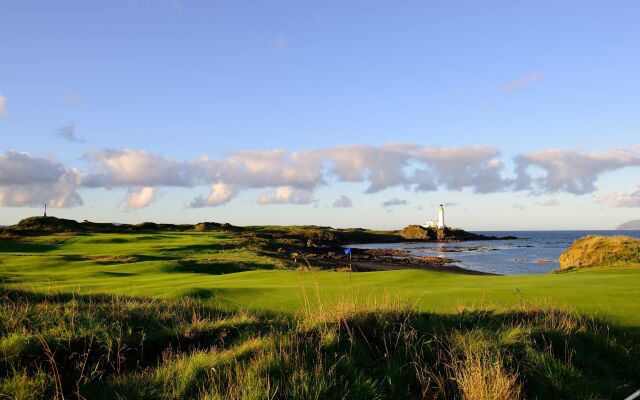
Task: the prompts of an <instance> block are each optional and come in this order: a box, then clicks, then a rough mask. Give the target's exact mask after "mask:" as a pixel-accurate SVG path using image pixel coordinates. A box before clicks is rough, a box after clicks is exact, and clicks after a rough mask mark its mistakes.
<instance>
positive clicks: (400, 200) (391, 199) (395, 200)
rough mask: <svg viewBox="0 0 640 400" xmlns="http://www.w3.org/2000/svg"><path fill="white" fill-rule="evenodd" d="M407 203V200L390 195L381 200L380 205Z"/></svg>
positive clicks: (388, 205)
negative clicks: (385, 199) (388, 197)
mask: <svg viewBox="0 0 640 400" xmlns="http://www.w3.org/2000/svg"><path fill="white" fill-rule="evenodd" d="M407 204H409V202H408V201H407V200H404V199H399V198H397V197H392V198H390V199H389V200H387V201H384V202H382V204H381V206H382V207H393V206H406V205H407Z"/></svg>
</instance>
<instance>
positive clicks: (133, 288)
mask: <svg viewBox="0 0 640 400" xmlns="http://www.w3.org/2000/svg"><path fill="white" fill-rule="evenodd" d="M26 240H27V242H23V243H21V244H19V245H18V246H16V247H13V245H12V244H9V243H5V244H4V245H1V246H0V279H1V280H3V281H4V282H6V283H8V284H9V285H14V286H16V287H22V288H29V289H31V290H35V291H43V292H49V293H55V292H77V293H117V294H121V295H126V296H154V297H165V298H181V297H198V298H201V299H203V301H205V302H208V303H209V304H211V305H215V306H217V307H225V308H246V309H266V310H271V311H277V312H280V311H285V312H293V311H296V310H297V309H299V308H300V307H301V306H302V305H303V304H304V298H305V295H306V296H307V297H308V298H310V299H311V300H309V301H310V302H311V303H312V304H315V303H317V301H318V300H319V301H321V302H324V303H326V304H332V303H335V302H337V301H340V300H346V299H348V300H349V301H354V302H356V303H358V302H366V301H370V300H372V299H373V298H378V299H379V298H381V297H383V296H390V297H399V298H402V299H403V300H406V301H408V302H410V303H412V304H415V305H416V306H417V307H418V309H419V310H421V311H430V312H455V311H457V310H458V309H459V308H460V307H464V306H470V305H473V306H483V307H495V308H500V307H510V306H513V305H515V304H518V303H519V302H521V301H527V302H535V303H548V304H554V305H558V306H569V307H572V308H575V309H576V310H578V311H580V312H583V313H587V314H595V315H599V316H601V317H605V318H610V319H612V320H614V321H616V322H619V323H621V324H625V325H629V326H640V313H638V312H637V310H638V309H640V298H639V296H637V293H638V292H640V270H639V269H631V268H604V269H598V270H593V271H575V272H569V273H559V274H543V275H520V276H475V275H458V274H448V273H438V272H429V271H419V270H404V271H388V272H369V273H354V274H351V275H350V274H349V273H345V272H332V271H315V272H309V271H306V272H305V271H296V270H283V269H282V268H285V267H288V266H289V267H292V266H293V265H292V261H289V260H286V261H285V260H282V259H277V258H274V257H273V256H272V255H270V254H267V253H265V252H264V251H262V250H261V249H260V247H259V246H257V245H256V244H255V243H253V244H252V243H249V244H247V242H246V239H240V238H237V237H234V236H233V235H232V234H229V233H217V232H214V233H162V234H158V235H152V234H95V235H86V236H72V237H66V236H41V237H35V238H29V239H26ZM30 246H32V248H33V249H35V250H32V251H29V250H31V247H30ZM14 249H15V250H17V251H12V250H14ZM25 249H26V250H25ZM231 272H235V273H231ZM316 287H317V290H318V292H319V294H320V296H319V297H318V296H316V295H315V293H314V292H315V290H316V289H315V288H316ZM311 293H313V295H310V294H311Z"/></svg>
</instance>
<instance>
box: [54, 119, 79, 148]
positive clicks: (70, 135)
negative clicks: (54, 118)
mask: <svg viewBox="0 0 640 400" xmlns="http://www.w3.org/2000/svg"><path fill="white" fill-rule="evenodd" d="M56 135H57V136H58V137H59V138H62V139H64V140H66V141H68V142H75V143H84V142H85V141H86V140H85V139H84V138H83V137H79V136H77V135H76V124H75V123H74V122H73V121H71V122H68V123H67V124H66V125H64V126H63V127H60V128H58V130H56Z"/></svg>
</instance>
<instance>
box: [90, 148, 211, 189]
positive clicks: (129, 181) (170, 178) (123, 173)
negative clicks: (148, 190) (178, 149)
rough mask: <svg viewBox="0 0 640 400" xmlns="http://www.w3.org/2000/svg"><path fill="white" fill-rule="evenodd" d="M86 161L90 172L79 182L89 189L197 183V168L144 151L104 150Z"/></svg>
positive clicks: (189, 184) (187, 185)
mask: <svg viewBox="0 0 640 400" xmlns="http://www.w3.org/2000/svg"><path fill="white" fill-rule="evenodd" d="M86 158H87V159H88V160H89V161H92V162H93V165H94V171H93V172H91V173H90V174H88V175H87V176H86V177H85V178H84V181H83V184H84V185H85V186H89V187H102V186H104V187H112V186H128V187H130V186H182V187H190V186H193V185H194V184H196V183H198V182H199V181H201V180H202V179H199V174H200V168H198V167H197V166H196V165H195V164H194V163H188V162H181V161H176V160H174V159H171V158H168V157H163V156H160V155H157V154H153V153H149V152H147V151H144V150H131V149H108V150H102V151H90V152H88V153H87V155H86Z"/></svg>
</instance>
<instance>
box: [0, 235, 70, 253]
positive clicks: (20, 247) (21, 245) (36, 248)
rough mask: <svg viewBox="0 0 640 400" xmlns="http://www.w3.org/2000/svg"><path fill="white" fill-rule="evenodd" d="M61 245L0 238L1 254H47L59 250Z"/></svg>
mask: <svg viewBox="0 0 640 400" xmlns="http://www.w3.org/2000/svg"><path fill="white" fill-rule="evenodd" d="M59 247H60V244H59V243H39V242H32V241H29V240H27V239H14V238H0V253H46V252H49V251H53V250H57V249H58V248H59Z"/></svg>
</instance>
